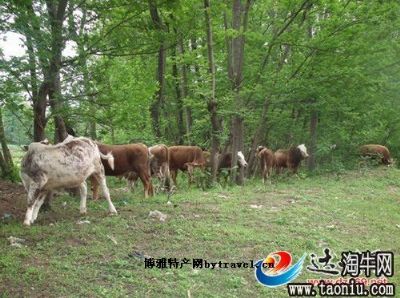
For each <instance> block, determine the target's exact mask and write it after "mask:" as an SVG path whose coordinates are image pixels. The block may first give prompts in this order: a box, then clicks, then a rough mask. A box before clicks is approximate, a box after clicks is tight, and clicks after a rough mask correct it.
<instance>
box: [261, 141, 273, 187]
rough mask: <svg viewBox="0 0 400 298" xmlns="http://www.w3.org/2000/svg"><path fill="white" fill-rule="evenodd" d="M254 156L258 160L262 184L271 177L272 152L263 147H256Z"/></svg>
mask: <svg viewBox="0 0 400 298" xmlns="http://www.w3.org/2000/svg"><path fill="white" fill-rule="evenodd" d="M256 156H257V157H258V158H259V159H260V165H261V172H262V177H263V183H265V181H266V180H267V178H268V177H269V176H271V172H272V168H273V167H275V155H274V152H272V150H270V149H268V148H267V147H264V146H258V148H257V152H256Z"/></svg>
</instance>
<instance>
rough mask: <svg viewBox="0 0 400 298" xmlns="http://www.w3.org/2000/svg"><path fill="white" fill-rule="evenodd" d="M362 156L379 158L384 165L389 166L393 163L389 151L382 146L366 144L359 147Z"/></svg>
mask: <svg viewBox="0 0 400 298" xmlns="http://www.w3.org/2000/svg"><path fill="white" fill-rule="evenodd" d="M360 154H361V155H362V156H371V157H379V158H380V159H381V162H382V163H383V164H384V165H390V164H391V163H392V162H393V161H392V159H391V157H390V152H389V149H388V148H387V147H385V146H382V145H377V144H367V145H363V146H361V147H360Z"/></svg>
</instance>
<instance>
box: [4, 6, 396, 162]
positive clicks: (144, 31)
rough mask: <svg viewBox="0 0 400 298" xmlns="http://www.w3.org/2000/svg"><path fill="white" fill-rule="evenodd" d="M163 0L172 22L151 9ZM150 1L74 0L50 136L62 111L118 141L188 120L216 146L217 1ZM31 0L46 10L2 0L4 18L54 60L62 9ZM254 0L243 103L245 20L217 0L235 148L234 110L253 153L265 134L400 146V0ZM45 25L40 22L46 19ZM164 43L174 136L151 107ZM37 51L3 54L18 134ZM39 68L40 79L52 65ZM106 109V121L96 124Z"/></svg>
mask: <svg viewBox="0 0 400 298" xmlns="http://www.w3.org/2000/svg"><path fill="white" fill-rule="evenodd" d="M150 2H152V3H153V4H154V5H155V7H156V10H157V12H158V14H159V17H160V22H161V23H160V24H157V23H154V20H153V19H152V18H151V17H150V10H149V3H150ZM150 2H149V1H127V0H120V1H117V0H109V1H102V3H101V4H99V3H98V2H93V1H74V0H69V1H68V7H67V12H68V13H67V15H66V17H65V21H64V24H63V35H62V36H63V42H64V45H63V46H64V47H65V46H68V48H70V50H69V53H67V52H66V51H64V52H63V63H62V68H61V74H62V80H61V85H62V88H61V90H62V98H63V105H64V106H63V108H60V109H58V110H57V111H56V112H54V111H52V110H49V109H48V111H47V113H46V114H47V122H48V126H47V135H48V136H51V137H52V136H53V133H54V121H53V119H52V116H53V115H52V113H53V112H54V113H56V115H59V114H60V115H62V117H63V118H64V119H65V122H66V123H67V124H68V125H70V126H71V127H73V128H74V130H75V131H77V133H78V134H79V135H91V136H92V137H94V136H95V137H97V138H100V139H102V140H103V141H105V142H110V143H111V142H113V143H125V142H129V141H140V142H144V143H147V144H154V143H157V142H164V143H167V144H177V143H178V142H180V141H181V139H182V136H181V134H182V131H184V136H183V141H184V142H185V143H191V144H197V145H200V146H201V147H203V148H207V147H209V146H210V139H211V124H210V113H209V111H208V107H207V102H208V100H209V97H210V96H211V90H210V84H209V81H210V79H211V78H210V75H209V73H208V61H207V46H206V34H205V30H204V28H205V20H204V13H203V3H202V1H189V0H176V1H150ZM241 2H242V5H243V6H244V5H245V4H246V1H241ZM27 3H28V4H30V3H31V4H32V5H33V6H32V7H33V8H32V9H33V11H30V10H29V9H28V7H29V5H28V6H24V5H21V3H19V2H18V1H11V2H10V3H3V4H1V5H0V18H1V19H3V20H5V22H4V24H3V26H1V28H0V30H2V32H3V33H6V32H17V33H20V34H22V35H23V36H25V38H24V43H25V46H26V47H27V46H28V40H27V38H26V37H27V36H28V37H31V38H32V40H33V45H34V50H33V55H34V60H35V61H36V63H37V65H39V66H40V65H41V64H43V63H44V64H46V63H50V62H48V61H49V59H50V57H51V55H50V54H49V53H48V51H46V49H47V48H48V47H49V46H50V45H49V40H50V39H51V34H50V33H51V32H50V31H49V29H48V28H49V24H50V23H49V22H50V21H49V19H48V17H47V16H46V3H45V2H44V1H40V0H38V1H36V0H34V1H27ZM250 4H251V6H250V10H249V17H248V24H247V28H246V31H245V32H244V38H245V47H244V65H243V80H242V82H241V83H240V84H241V85H240V92H239V97H240V102H241V104H240V105H238V102H237V101H235V92H233V91H232V82H231V81H230V79H229V78H230V76H229V73H228V72H229V57H230V56H229V55H230V50H231V48H229V47H227V44H229V41H230V40H232V39H233V38H236V37H238V36H240V34H241V32H239V31H237V30H234V29H232V28H233V27H232V26H231V23H232V22H233V17H234V16H233V14H232V4H231V3H230V2H228V1H212V2H211V18H212V24H213V27H212V31H213V35H214V55H215V65H216V83H217V84H216V99H217V102H218V107H217V113H218V117H219V121H220V124H221V131H222V132H221V134H220V135H219V139H220V143H221V149H223V147H224V145H226V144H229V142H230V141H231V139H230V134H232V127H231V124H232V118H233V117H234V116H235V115H240V116H241V117H243V120H244V149H245V152H246V153H248V154H253V153H252V152H250V149H249V148H250V147H251V145H252V142H253V140H254V139H255V142H256V143H257V144H263V145H267V146H269V147H271V148H272V149H274V150H275V149H278V148H284V147H289V146H290V145H294V144H299V143H306V145H310V146H311V147H312V148H311V151H312V152H311V153H312V155H315V156H316V158H317V165H318V167H327V168H332V167H333V168H334V167H335V166H333V165H332V163H340V165H339V167H341V166H344V167H348V166H351V164H349V163H348V161H349V160H351V159H353V153H354V154H355V153H356V150H357V147H358V146H359V145H360V144H364V143H380V144H383V145H387V146H388V147H389V148H390V149H391V151H393V152H394V156H397V155H398V153H397V152H399V150H400V141H399V140H400V118H399V117H400V110H399V109H400V106H399V105H398V101H399V94H400V93H399V92H398V91H399V82H398V80H397V79H396V77H397V74H398V72H399V66H400V64H399V59H400V57H399V55H400V51H399V44H400V43H399V37H400V34H399V29H398V28H400V26H399V25H400V22H399V20H400V19H399V11H400V9H399V8H400V7H399V6H400V4H399V3H398V2H397V1H372V0H371V1H363V2H353V1H326V0H319V1H310V0H304V1H300V0H297V1H269V0H265V1H250ZM27 20H29V22H27ZM38 26H39V29H40V31H39V32H40V33H41V34H40V35H38V31H35V29H37V28H38ZM49 34H50V35H49ZM161 44H162V45H164V48H165V49H164V50H165V52H166V62H165V63H166V64H165V65H166V69H165V73H164V78H165V86H164V87H163V90H164V94H163V101H162V102H160V107H159V109H160V113H161V115H160V126H161V132H162V136H161V137H160V138H157V137H156V135H155V134H154V130H153V127H152V123H153V122H152V117H153V116H152V114H151V113H150V110H151V106H152V105H153V104H154V102H155V97H156V94H157V92H158V89H159V88H160V87H161V86H160V83H159V82H158V81H157V76H156V70H157V65H158V63H159V61H158V60H157V59H158V57H159V49H160V45H161ZM71 49H73V50H72V51H71ZM28 53H29V51H28V52H27V54H26V55H25V56H23V57H19V58H13V59H12V60H10V59H8V58H7V57H3V58H2V66H3V67H2V68H3V73H4V74H6V76H7V77H8V78H9V80H8V81H13V89H14V90H13V91H7V92H5V93H3V95H2V96H3V97H2V99H1V100H3V101H6V102H8V105H7V106H6V110H7V112H6V113H5V123H6V134H7V138H8V139H9V140H10V141H11V142H14V143H26V142H27V141H28V138H29V139H30V138H31V134H32V124H31V123H32V111H31V110H30V109H29V107H30V106H32V98H31V97H30V96H29V92H30V90H31V89H32V82H31V79H32V78H31V75H30V65H31V64H30V60H29V57H28ZM49 55H50V56H49ZM175 66H176V70H175V72H174V67H175ZM36 75H37V77H38V80H39V81H40V79H42V73H41V71H40V68H37V69H36ZM266 101H268V103H269V107H268V110H267V111H266V113H265V114H264V112H263V107H264V106H265V103H266ZM17 107H18V108H17ZM313 112H315V113H317V115H318V122H317V127H316V131H312V130H311V129H310V121H311V113H313ZM93 123H95V125H96V131H95V133H96V134H95V135H94V134H93V132H92V133H91V132H90V127H91V125H93ZM257 130H260V131H261V134H257ZM313 135H316V144H313V143H312V136H313ZM314 145H315V148H313V146H314ZM332 148H335V149H332ZM349 153H350V154H349Z"/></svg>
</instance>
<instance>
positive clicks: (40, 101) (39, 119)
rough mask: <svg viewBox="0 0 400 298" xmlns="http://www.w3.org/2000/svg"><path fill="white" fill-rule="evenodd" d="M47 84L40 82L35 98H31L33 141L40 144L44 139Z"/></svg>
mask: <svg viewBox="0 0 400 298" xmlns="http://www.w3.org/2000/svg"><path fill="white" fill-rule="evenodd" d="M47 94H48V84H47V83H46V82H42V84H41V86H40V89H39V92H38V93H37V97H36V98H35V97H34V98H33V141H34V142H40V141H42V140H44V139H45V138H46V135H45V128H46V124H47V120H46V106H47Z"/></svg>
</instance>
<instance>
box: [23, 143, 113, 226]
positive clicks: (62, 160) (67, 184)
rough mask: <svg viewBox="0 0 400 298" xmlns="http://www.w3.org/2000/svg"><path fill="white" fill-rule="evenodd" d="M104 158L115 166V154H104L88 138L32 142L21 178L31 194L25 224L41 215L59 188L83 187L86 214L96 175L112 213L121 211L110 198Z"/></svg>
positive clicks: (24, 158) (24, 159) (83, 209)
mask: <svg viewBox="0 0 400 298" xmlns="http://www.w3.org/2000/svg"><path fill="white" fill-rule="evenodd" d="M101 159H106V160H107V162H108V163H107V165H108V166H109V167H110V168H113V166H114V164H113V161H114V160H113V157H112V155H111V154H110V153H108V154H106V155H104V154H102V153H101V152H100V151H99V148H98V147H97V145H96V143H95V142H93V141H92V140H90V139H88V138H83V137H79V138H74V137H72V136H69V137H68V138H67V139H65V140H64V141H63V142H62V143H59V144H57V145H48V144H42V143H40V142H39V143H31V144H30V145H29V147H28V152H27V153H26V154H25V156H24V157H23V159H22V161H21V172H20V175H21V179H22V182H23V184H24V187H25V189H26V191H27V193H28V208H27V210H26V215H25V221H24V224H25V225H27V226H29V225H31V224H32V223H33V222H34V221H35V220H36V218H37V216H38V213H39V209H40V207H41V206H42V204H43V202H44V200H45V198H46V197H47V196H48V195H51V193H52V192H53V191H54V190H56V189H62V188H71V187H79V190H80V197H81V203H80V212H81V214H85V213H86V195H87V187H86V179H87V178H88V177H89V176H92V177H93V179H95V180H96V181H98V183H100V185H101V187H102V190H103V192H104V195H105V197H106V199H107V202H108V207H109V210H110V213H117V211H116V210H115V207H114V205H113V203H112V202H111V199H110V193H109V190H108V187H107V184H106V178H105V176H104V167H103V164H102V161H101Z"/></svg>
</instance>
